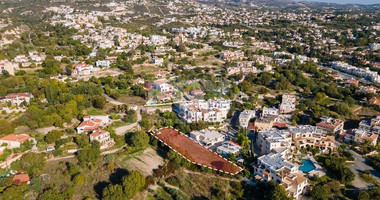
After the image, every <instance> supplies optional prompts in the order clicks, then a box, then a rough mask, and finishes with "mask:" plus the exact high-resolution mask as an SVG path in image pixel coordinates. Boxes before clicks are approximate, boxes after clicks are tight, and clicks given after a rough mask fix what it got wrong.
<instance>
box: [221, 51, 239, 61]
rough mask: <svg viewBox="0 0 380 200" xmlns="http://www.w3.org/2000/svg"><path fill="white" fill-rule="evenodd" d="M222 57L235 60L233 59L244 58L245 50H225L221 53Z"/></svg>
mask: <svg viewBox="0 0 380 200" xmlns="http://www.w3.org/2000/svg"><path fill="white" fill-rule="evenodd" d="M220 58H222V59H223V60H225V61H233V60H242V59H244V58H245V56H244V52H243V51H241V50H238V51H230V50H225V51H223V52H222V53H221V54H220Z"/></svg>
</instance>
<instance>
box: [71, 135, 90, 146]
mask: <svg viewBox="0 0 380 200" xmlns="http://www.w3.org/2000/svg"><path fill="white" fill-rule="evenodd" d="M74 141H75V143H77V144H78V146H79V147H80V148H83V147H85V146H87V145H89V144H90V138H89V137H88V135H86V134H78V135H77V136H75V140H74Z"/></svg>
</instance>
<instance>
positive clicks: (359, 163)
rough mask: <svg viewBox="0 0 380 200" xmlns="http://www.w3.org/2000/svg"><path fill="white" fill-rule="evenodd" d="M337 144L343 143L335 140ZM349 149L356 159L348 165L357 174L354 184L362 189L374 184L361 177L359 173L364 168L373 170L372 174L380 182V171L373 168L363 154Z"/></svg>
mask: <svg viewBox="0 0 380 200" xmlns="http://www.w3.org/2000/svg"><path fill="white" fill-rule="evenodd" d="M335 144H336V145H337V146H340V145H341V143H340V142H335ZM348 151H349V152H350V153H352V156H353V157H354V159H355V160H354V163H352V164H348V165H347V167H348V168H350V169H351V170H352V171H353V172H354V173H355V175H356V177H355V180H354V181H352V185H353V186H355V187H357V188H360V189H365V188H368V187H370V186H372V184H370V183H367V182H365V181H364V180H363V179H361V178H360V176H359V173H360V172H363V171H364V170H369V171H370V172H371V175H372V176H373V177H375V178H376V179H377V181H379V182H380V173H379V172H378V171H376V170H375V169H373V167H371V166H370V165H369V164H368V161H367V160H366V159H365V158H364V157H363V156H362V155H360V154H358V153H356V152H355V151H353V150H351V149H348Z"/></svg>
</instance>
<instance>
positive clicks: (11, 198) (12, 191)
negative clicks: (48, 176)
mask: <svg viewBox="0 0 380 200" xmlns="http://www.w3.org/2000/svg"><path fill="white" fill-rule="evenodd" d="M27 191H28V185H27V184H22V185H21V186H17V185H13V186H10V187H8V188H6V189H5V190H4V191H3V192H2V193H1V194H0V199H6V200H20V199H25V195H26V193H27Z"/></svg>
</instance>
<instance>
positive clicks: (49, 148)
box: [46, 147, 55, 152]
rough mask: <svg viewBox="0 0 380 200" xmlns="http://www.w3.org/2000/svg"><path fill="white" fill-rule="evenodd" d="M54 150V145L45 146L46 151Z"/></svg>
mask: <svg viewBox="0 0 380 200" xmlns="http://www.w3.org/2000/svg"><path fill="white" fill-rule="evenodd" d="M54 150H55V148H54V147H48V148H46V151H47V152H49V151H54Z"/></svg>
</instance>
